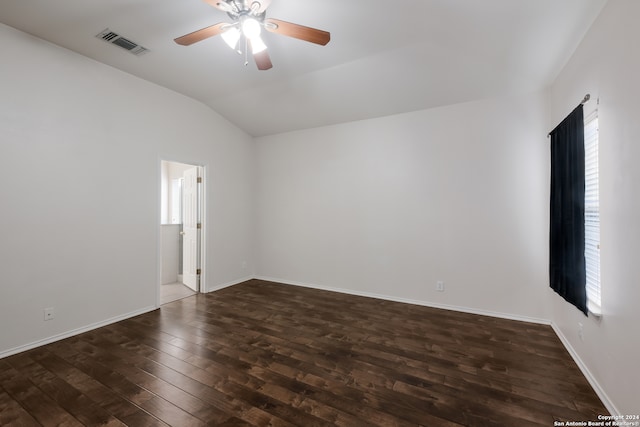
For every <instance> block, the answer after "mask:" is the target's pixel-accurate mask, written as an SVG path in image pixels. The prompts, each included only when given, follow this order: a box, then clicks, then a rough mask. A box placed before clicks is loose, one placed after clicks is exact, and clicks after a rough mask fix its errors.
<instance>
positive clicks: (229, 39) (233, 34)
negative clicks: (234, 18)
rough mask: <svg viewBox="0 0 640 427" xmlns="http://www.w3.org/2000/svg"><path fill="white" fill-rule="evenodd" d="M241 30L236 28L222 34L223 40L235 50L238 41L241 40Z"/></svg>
mask: <svg viewBox="0 0 640 427" xmlns="http://www.w3.org/2000/svg"><path fill="white" fill-rule="evenodd" d="M240 35H241V33H240V30H239V29H238V28H236V27H231V28H229V29H228V30H227V31H225V32H224V33H222V34H221V36H222V40H224V42H225V43H226V44H227V45H228V46H229V47H230V48H231V49H233V50H235V49H236V46H238V40H240Z"/></svg>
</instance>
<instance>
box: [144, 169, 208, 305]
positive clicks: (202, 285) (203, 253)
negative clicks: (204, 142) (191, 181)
mask: <svg viewBox="0 0 640 427" xmlns="http://www.w3.org/2000/svg"><path fill="white" fill-rule="evenodd" d="M163 161H165V162H169V163H182V164H185V165H190V166H197V167H199V168H200V173H201V177H202V183H201V184H200V189H199V191H198V196H199V199H200V200H199V201H200V206H199V209H200V223H201V224H202V226H201V228H200V251H199V252H200V280H199V284H198V293H206V292H207V286H206V284H207V281H206V274H207V269H206V264H205V260H206V259H207V245H206V236H207V222H208V221H207V197H206V194H207V166H206V165H204V164H202V163H198V162H192V161H189V160H176V159H175V158H173V159H168V158H165V157H158V161H157V174H156V184H157V191H156V194H157V200H156V224H157V227H156V230H157V232H156V264H157V268H156V308H160V306H161V305H162V304H161V298H160V291H161V289H162V288H161V286H162V246H161V238H160V236H161V233H162V162H163ZM180 256H182V253H180Z"/></svg>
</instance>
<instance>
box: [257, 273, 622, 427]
mask: <svg viewBox="0 0 640 427" xmlns="http://www.w3.org/2000/svg"><path fill="white" fill-rule="evenodd" d="M255 278H256V279H259V280H266V281H269V282H277V283H283V284H285V285H293V286H302V287H305V288H313V289H319V290H323V291H332V292H339V293H344V294H348V295H357V296H363V297H370V298H378V299H383V300H387V301H395V302H403V303H407V304H414V305H421V306H425V307H433V308H441V309H445V310H452V311H460V312H463V313H470V314H479V315H483V316H490V317H497V318H500V319H507V320H517V321H521V322H529V323H537V324H542V325H550V326H551V328H552V329H553V331H554V332H555V334H556V335H557V336H558V338H559V339H560V341H561V342H562V345H564V347H565V348H566V349H567V351H568V352H569V354H570V355H571V358H572V359H573V361H574V362H576V365H578V368H579V369H580V371H581V372H582V374H583V375H584V376H585V378H586V379H587V381H588V382H589V384H590V385H591V387H592V388H593V390H594V391H595V392H596V394H597V395H598V397H599V398H600V400H601V401H602V404H603V405H604V406H605V407H606V408H607V410H608V411H609V413H610V414H612V415H620V411H618V409H617V408H616V406H615V405H614V404H613V402H612V401H611V399H609V396H607V393H605V391H604V389H603V388H602V387H601V386H600V384H599V383H598V381H596V379H595V377H594V376H593V375H592V374H591V372H590V371H589V369H588V368H587V366H586V365H585V363H584V362H583V361H582V359H580V356H579V355H578V353H577V352H576V351H575V350H574V349H573V347H572V346H571V344H570V343H569V340H567V338H566V337H565V336H564V334H563V333H562V331H561V330H560V328H558V327H557V325H556V324H555V323H553V322H552V321H550V320H547V319H538V318H533V317H527V316H520V315H514V314H509V313H499V312H494V311H488V310H481V309H476V308H470V307H460V306H453V305H447V304H440V303H433V302H430V301H421V300H413V299H408V298H399V297H394V296H390V295H381V294H376V293H371V292H361V291H354V290H351V289H342V288H334V287H330V286H318V285H312V284H309V283H301V282H296V281H291V280H282V279H277V278H273V277H265V276H256V277H255Z"/></svg>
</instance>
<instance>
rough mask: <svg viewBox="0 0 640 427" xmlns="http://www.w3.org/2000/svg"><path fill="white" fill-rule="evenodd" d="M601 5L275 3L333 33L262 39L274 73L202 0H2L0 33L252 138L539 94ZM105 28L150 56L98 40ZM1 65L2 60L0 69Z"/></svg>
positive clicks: (271, 11) (286, 15) (455, 0)
mask: <svg viewBox="0 0 640 427" xmlns="http://www.w3.org/2000/svg"><path fill="white" fill-rule="evenodd" d="M606 1H607V0H402V1H382V0H351V1H346V0H272V3H271V6H269V8H268V9H267V17H272V18H278V19H281V20H285V21H289V22H294V23H297V24H301V25H305V26H309V27H315V28H319V29H322V30H326V31H329V32H330V33H331V41H330V42H329V44H328V45H327V46H318V45H314V44H311V43H306V42H303V41H300V40H297V39H293V38H289V37H285V36H281V35H277V34H272V33H266V32H265V33H263V34H264V35H263V39H264V41H265V43H266V44H267V46H268V47H269V54H270V56H271V60H272V62H273V64H274V67H273V68H272V69H271V70H268V71H258V70H257V69H256V66H255V64H254V63H253V61H251V62H250V64H249V66H247V67H245V66H244V65H243V63H244V57H243V56H240V55H238V54H237V53H235V52H233V51H232V50H231V49H229V48H228V47H227V46H226V45H225V44H224V42H223V41H222V39H221V38H220V37H214V38H211V39H207V40H205V41H202V42H199V43H196V44H194V45H192V46H188V47H185V46H179V45H177V44H175V43H174V42H173V39H174V38H176V37H178V36H182V35H184V34H186V33H189V32H192V31H195V30H198V29H200V28H203V27H206V26H209V25H212V24H215V23H218V22H228V21H229V19H228V17H227V15H226V14H225V13H224V12H221V11H219V10H217V9H215V8H214V7H212V6H210V5H209V4H207V3H205V2H204V1H203V0H54V1H52V0H2V1H0V22H2V23H4V24H7V25H9V26H12V27H15V28H17V29H20V30H22V31H25V32H27V33H30V34H33V35H35V36H38V37H40V38H43V39H45V40H48V41H50V42H52V43H55V44H57V45H60V46H63V47H66V48H68V49H70V50H73V51H76V52H78V53H81V54H83V55H86V56H88V57H90V58H93V59H95V60H97V61H100V62H103V63H105V64H108V65H110V66H113V67H115V68H118V69H121V70H123V71H125V72H127V73H130V74H133V75H136V76H139V77H141V78H143V79H146V80H148V81H151V82H154V83H157V84H159V85H161V86H165V87H167V88H170V89H173V90H175V91H177V92H180V93H183V94H184V95H187V96H190V97H192V98H195V99H197V100H200V101H202V102H203V103H205V104H207V105H209V106H210V107H211V108H212V109H214V110H216V111H217V112H219V113H220V114H221V115H223V116H224V117H226V118H227V119H228V120H229V121H231V122H233V123H235V124H236V125H237V126H239V127H240V128H242V129H244V130H245V131H246V132H248V133H249V134H251V135H254V136H262V135H269V134H274V133H280V132H285V131H290V130H296V129H304V128H310V127H316V126H323V125H328V124H335V123H342V122H348V121H353V120H360V119H366V118H372V117H379V116H385V115H390V114H397V113H403V112H408V111H414V110H419V109H425V108H432V107H437V106H443V105H449V104H454V103H458V102H464V101H469V100H474V99H480V98H484V97H490V96H498V95H506V94H510V93H516V92H527V91H533V90H536V89H540V88H543V87H545V86H547V85H549V84H550V83H551V82H552V81H553V80H554V78H555V76H556V75H557V74H558V73H559V72H560V70H561V68H562V66H563V65H564V63H565V62H566V61H567V60H568V59H569V56H570V55H571V53H572V52H573V51H574V49H575V48H576V46H577V45H578V43H579V42H580V40H581V39H582V37H583V36H584V34H585V32H586V30H587V29H588V28H589V26H590V25H591V23H592V22H593V20H594V19H595V17H596V16H597V15H598V13H599V12H600V10H601V9H602V7H603V6H604V4H605V3H606ZM105 28H109V29H111V30H112V31H114V32H116V33H118V34H120V35H121V36H123V37H126V38H128V39H130V40H132V41H134V42H136V43H138V44H140V45H142V46H144V47H146V48H148V49H149V50H150V52H149V53H147V54H145V55H142V56H139V57H138V56H134V55H132V54H131V53H129V52H127V51H126V50H124V49H121V48H119V47H117V46H114V45H111V44H108V43H105V42H104V41H102V40H100V39H98V38H96V37H94V36H95V35H96V34H98V33H99V32H100V31H102V30H104V29H105ZM3 60H6V59H3Z"/></svg>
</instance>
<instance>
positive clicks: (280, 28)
mask: <svg viewBox="0 0 640 427" xmlns="http://www.w3.org/2000/svg"><path fill="white" fill-rule="evenodd" d="M264 22H265V25H264V28H265V29H267V30H268V31H271V32H272V33H276V34H282V35H284V36H289V37H293V38H296V39H300V40H304V41H307V42H311V43H315V44H320V45H322V46H324V45H326V44H327V43H329V40H331V34H330V33H329V32H327V31H322V30H318V29H316V28H310V27H305V26H303V25H298V24H292V23H291V22H286V21H281V20H279V19H273V18H268V19H265V21H264Z"/></svg>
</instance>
